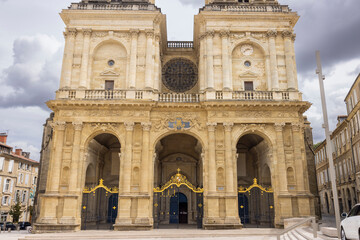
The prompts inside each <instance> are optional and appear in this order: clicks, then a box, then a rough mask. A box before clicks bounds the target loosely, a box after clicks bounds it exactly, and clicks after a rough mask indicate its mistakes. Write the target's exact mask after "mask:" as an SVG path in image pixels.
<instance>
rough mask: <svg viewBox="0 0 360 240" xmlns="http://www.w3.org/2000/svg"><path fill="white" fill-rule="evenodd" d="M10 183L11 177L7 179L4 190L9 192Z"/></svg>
mask: <svg viewBox="0 0 360 240" xmlns="http://www.w3.org/2000/svg"><path fill="white" fill-rule="evenodd" d="M10 183H11V180H10V179H5V182H4V188H3V192H9V189H10Z"/></svg>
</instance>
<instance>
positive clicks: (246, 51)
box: [241, 44, 254, 56]
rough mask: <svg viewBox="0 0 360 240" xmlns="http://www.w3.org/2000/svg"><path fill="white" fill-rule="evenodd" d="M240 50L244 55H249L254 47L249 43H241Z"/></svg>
mask: <svg viewBox="0 0 360 240" xmlns="http://www.w3.org/2000/svg"><path fill="white" fill-rule="evenodd" d="M241 52H242V54H244V55H245V56H250V55H251V54H253V52H254V48H253V47H252V46H251V45H250V44H245V45H242V47H241Z"/></svg>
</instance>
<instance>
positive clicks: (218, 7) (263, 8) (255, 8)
mask: <svg viewBox="0 0 360 240" xmlns="http://www.w3.org/2000/svg"><path fill="white" fill-rule="evenodd" d="M203 10H205V11H224V12H285V13H286V12H290V9H289V7H288V6H285V5H282V6H280V5H279V6H278V5H226V4H214V5H207V6H205V7H204V8H203Z"/></svg>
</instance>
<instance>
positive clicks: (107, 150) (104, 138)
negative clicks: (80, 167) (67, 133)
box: [81, 134, 121, 230]
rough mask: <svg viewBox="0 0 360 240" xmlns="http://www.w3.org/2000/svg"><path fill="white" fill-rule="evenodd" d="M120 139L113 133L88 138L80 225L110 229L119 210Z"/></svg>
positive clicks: (87, 228) (85, 227) (88, 228)
mask: <svg viewBox="0 0 360 240" xmlns="http://www.w3.org/2000/svg"><path fill="white" fill-rule="evenodd" d="M120 148H121V145H120V142H119V140H118V139H117V138H116V137H115V136H114V135H112V134H100V135H97V136H96V137H94V138H93V139H92V140H90V142H89V144H88V147H87V158H86V161H85V166H86V176H85V183H84V190H83V200H82V214H81V220H82V221H81V223H82V224H81V228H82V229H83V230H90V229H112V226H113V224H114V223H115V220H116V217H117V212H118V192H119V190H118V189H119V172H120Z"/></svg>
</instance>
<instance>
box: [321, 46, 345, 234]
mask: <svg viewBox="0 0 360 240" xmlns="http://www.w3.org/2000/svg"><path fill="white" fill-rule="evenodd" d="M316 63H317V69H316V74H318V76H319V85H320V94H321V103H322V110H323V117H324V125H323V127H324V128H325V135H326V151H327V156H328V160H329V170H330V181H331V189H332V192H333V197H334V209H335V221H336V228H337V233H338V238H339V239H340V210H339V198H338V192H337V188H336V175H335V167H334V159H333V155H332V153H333V146H332V143H331V139H330V131H329V120H328V113H327V107H326V99H325V91H324V83H323V81H324V80H325V76H324V75H323V74H322V66H321V59H320V51H316Z"/></svg>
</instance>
